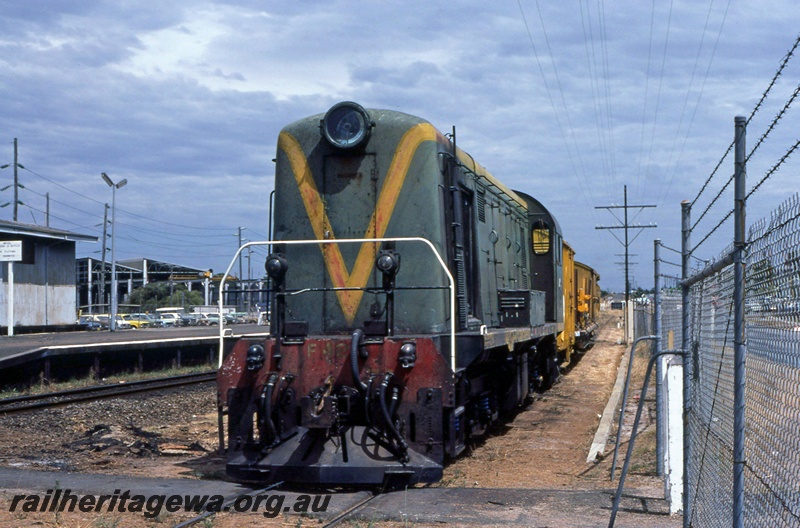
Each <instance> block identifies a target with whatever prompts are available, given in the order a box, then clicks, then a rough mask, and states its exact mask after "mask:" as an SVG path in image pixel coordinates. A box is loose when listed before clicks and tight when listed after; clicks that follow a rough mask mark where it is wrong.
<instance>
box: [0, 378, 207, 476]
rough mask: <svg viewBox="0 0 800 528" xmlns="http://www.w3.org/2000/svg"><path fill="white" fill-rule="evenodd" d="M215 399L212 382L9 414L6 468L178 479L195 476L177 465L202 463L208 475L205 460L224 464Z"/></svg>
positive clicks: (3, 448)
mask: <svg viewBox="0 0 800 528" xmlns="http://www.w3.org/2000/svg"><path fill="white" fill-rule="evenodd" d="M215 400H216V387H215V385H214V384H213V383H206V384H203V385H196V386H189V387H185V388H181V389H175V390H170V391H161V392H159V393H155V394H150V395H148V394H145V395H135V396H127V397H123V398H117V399H109V400H100V401H96V402H90V403H85V404H79V405H72V406H68V407H61V408H56V409H46V410H41V411H36V412H31V413H25V414H16V415H11V416H7V417H4V418H3V427H2V429H0V464H3V465H8V466H13V467H29V468H31V469H61V470H65V471H83V472H91V473H120V474H129V475H147V476H171V477H172V476H191V475H192V469H191V468H187V467H185V466H181V465H178V464H181V463H186V462H188V461H195V462H197V466H198V470H197V472H196V475H194V476H198V477H203V476H206V475H205V474H204V472H203V470H202V467H203V466H205V465H207V464H206V462H208V463H211V462H212V461H216V462H217V464H219V462H220V461H219V460H217V459H218V457H217V456H216V455H215V452H216V449H217V447H218V444H217V442H218V440H217V438H218V435H217V428H216V412H215V408H216V407H215ZM165 459H166V463H165ZM220 467H221V466H220ZM214 471H216V470H212V473H213V472H214Z"/></svg>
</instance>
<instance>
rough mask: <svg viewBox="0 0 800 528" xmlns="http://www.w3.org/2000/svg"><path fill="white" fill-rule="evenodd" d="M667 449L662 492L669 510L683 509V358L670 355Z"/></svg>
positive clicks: (665, 382)
mask: <svg viewBox="0 0 800 528" xmlns="http://www.w3.org/2000/svg"><path fill="white" fill-rule="evenodd" d="M665 372H666V374H665V378H666V379H665V380H664V396H665V398H666V402H665V407H666V412H665V413H664V414H665V415H666V416H665V418H666V427H665V428H664V429H665V433H666V437H667V441H666V449H665V450H664V458H665V460H664V477H665V478H664V488H665V489H664V492H665V494H666V496H667V498H668V499H669V512H670V513H671V514H674V513H677V512H678V511H680V510H681V509H683V360H682V358H680V357H673V358H670V359H669V361H668V363H667V368H666V369H665Z"/></svg>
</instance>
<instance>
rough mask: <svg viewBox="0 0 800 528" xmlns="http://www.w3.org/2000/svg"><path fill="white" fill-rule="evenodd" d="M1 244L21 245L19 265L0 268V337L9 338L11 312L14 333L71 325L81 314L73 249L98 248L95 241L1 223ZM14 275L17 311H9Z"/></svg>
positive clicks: (91, 237)
mask: <svg viewBox="0 0 800 528" xmlns="http://www.w3.org/2000/svg"><path fill="white" fill-rule="evenodd" d="M0 241H21V242H22V260H21V261H18V262H10V261H9V262H0V278H2V283H1V284H0V333H1V334H4V335H5V334H7V333H8V324H9V315H10V313H11V312H13V317H14V320H13V322H12V324H13V326H14V328H17V327H20V328H27V329H46V328H49V327H58V326H65V325H73V324H74V323H75V314H76V308H77V306H76V287H75V245H76V242H79V241H80V242H97V237H95V236H90V235H82V234H78V233H71V232H69V231H64V230H61V229H53V228H51V227H46V226H37V225H30V224H23V223H20V222H11V221H7V220H0ZM9 269H10V271H11V272H12V273H11V274H10V273H9ZM12 275H13V288H14V289H13V299H14V305H13V310H9V306H8V304H9V303H8V299H9V295H10V293H11V291H10V284H9V283H10V282H11V280H10V279H11V277H12Z"/></svg>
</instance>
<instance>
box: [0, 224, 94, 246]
mask: <svg viewBox="0 0 800 528" xmlns="http://www.w3.org/2000/svg"><path fill="white" fill-rule="evenodd" d="M0 234H6V235H16V236H32V237H39V238H50V239H54V240H69V241H71V242H97V237H96V236H92V235H81V234H79V233H72V232H70V231H64V230H63V229H54V228H52V227H45V226H39V225H33V224H23V223H21V222H11V221H8V220H0Z"/></svg>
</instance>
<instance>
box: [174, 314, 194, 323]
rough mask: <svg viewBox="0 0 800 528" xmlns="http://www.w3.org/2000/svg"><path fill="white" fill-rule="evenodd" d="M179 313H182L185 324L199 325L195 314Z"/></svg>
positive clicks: (182, 320)
mask: <svg viewBox="0 0 800 528" xmlns="http://www.w3.org/2000/svg"><path fill="white" fill-rule="evenodd" d="M178 315H180V318H181V324H182V325H183V326H197V318H196V317H195V314H187V313H182V314H178Z"/></svg>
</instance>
